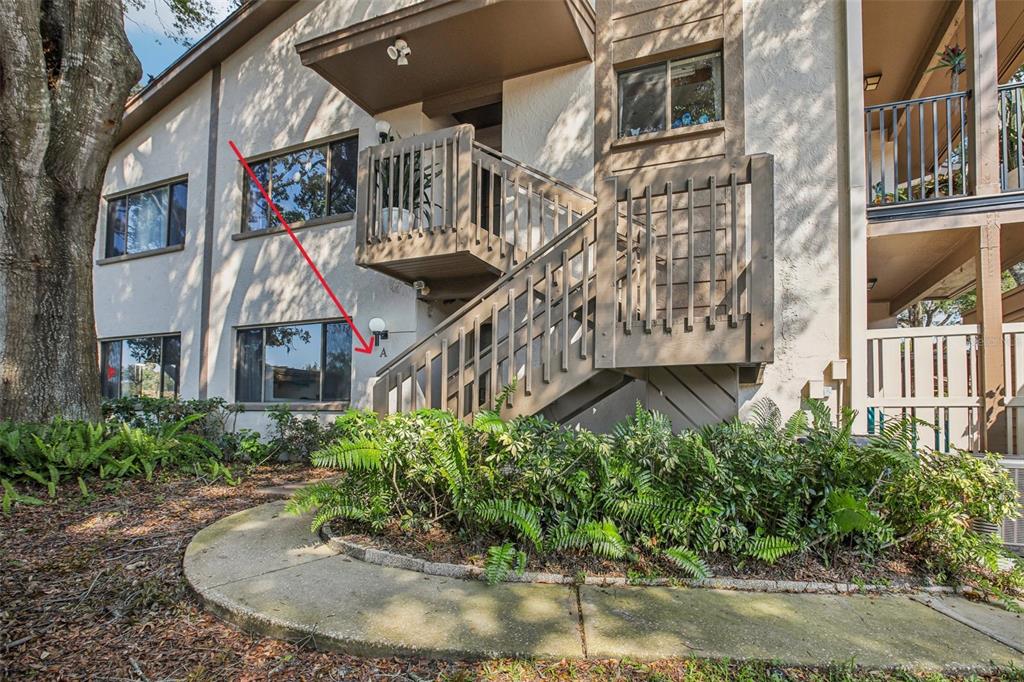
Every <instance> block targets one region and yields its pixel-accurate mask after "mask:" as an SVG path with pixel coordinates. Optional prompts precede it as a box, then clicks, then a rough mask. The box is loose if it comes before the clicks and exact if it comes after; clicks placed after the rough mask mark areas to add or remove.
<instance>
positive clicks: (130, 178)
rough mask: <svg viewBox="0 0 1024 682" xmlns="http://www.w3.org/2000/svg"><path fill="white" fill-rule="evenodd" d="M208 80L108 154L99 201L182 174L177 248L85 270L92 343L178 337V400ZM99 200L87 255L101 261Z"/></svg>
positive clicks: (193, 361) (198, 251)
mask: <svg viewBox="0 0 1024 682" xmlns="http://www.w3.org/2000/svg"><path fill="white" fill-rule="evenodd" d="M209 111H210V75H209V74H207V75H206V76H204V77H203V78H201V79H200V80H199V81H198V82H197V83H196V84H195V85H193V86H192V87H191V88H189V89H188V90H187V91H186V92H184V93H183V94H182V95H181V96H180V97H178V98H177V99H176V100H174V102H172V103H171V104H170V105H169V106H168V107H166V108H165V109H164V110H163V111H161V112H160V113H159V114H157V115H156V116H155V117H154V118H153V120H152V121H150V122H149V123H148V124H147V125H146V126H144V127H142V128H140V129H139V130H138V131H136V132H135V134H133V135H132V136H131V137H130V138H129V139H127V140H126V141H125V142H124V143H122V144H121V145H119V146H118V147H117V149H115V150H114V152H113V154H112V155H111V157H110V164H109V165H108V167H107V174H106V178H105V179H104V183H103V194H104V196H106V195H108V194H112V193H115V192H120V191H122V190H127V189H131V188H133V187H139V186H142V185H147V184H150V183H153V182H159V181H162V180H166V179H169V178H172V177H176V176H180V175H188V205H187V208H186V230H185V244H184V247H185V248H184V250H182V251H175V252H172V253H165V254H161V255H157V256H151V257H146V258H140V259H138V260H129V261H124V262H117V263H110V264H106V265H97V266H95V267H94V269H93V282H94V292H95V309H96V333H97V335H98V336H99V337H100V338H104V337H111V336H141V335H146V334H161V333H167V332H181V343H182V350H181V368H180V377H179V381H180V384H181V396H182V397H183V398H195V397H196V395H197V392H198V386H199V308H200V296H201V285H202V253H203V231H202V225H203V223H204V221H205V220H206V211H205V203H204V199H205V188H206V152H207V146H206V140H207V135H206V131H207V129H208V127H209ZM105 226H106V202H105V201H104V202H102V203H101V205H100V215H99V221H98V230H97V236H96V247H95V251H94V254H95V257H96V259H101V258H103V257H104V255H105V254H104V248H105V242H104V235H105V234H106V232H105Z"/></svg>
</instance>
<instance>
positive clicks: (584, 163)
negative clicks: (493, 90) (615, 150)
mask: <svg viewBox="0 0 1024 682" xmlns="http://www.w3.org/2000/svg"><path fill="white" fill-rule="evenodd" d="M501 109H502V111H501V116H502V121H501V146H502V152H503V153H505V154H507V155H508V156H511V157H512V158H514V159H516V160H518V161H522V162H523V163H526V164H528V165H531V166H533V167H535V168H538V169H540V170H542V171H544V172H545V173H548V174H549V175H553V176H554V177H556V178H558V179H559V180H562V181H563V182H567V183H569V184H571V185H575V186H576V187H579V188H580V189H583V190H586V191H588V192H592V191H593V189H594V65H593V64H592V63H589V62H588V63H584V64H571V65H569V66H564V67H562V68H560V69H550V70H548V71H541V72H540V73H535V74H530V75H528V76H522V77H520V78H514V79H512V80H507V81H505V83H504V86H503V88H502V105H501Z"/></svg>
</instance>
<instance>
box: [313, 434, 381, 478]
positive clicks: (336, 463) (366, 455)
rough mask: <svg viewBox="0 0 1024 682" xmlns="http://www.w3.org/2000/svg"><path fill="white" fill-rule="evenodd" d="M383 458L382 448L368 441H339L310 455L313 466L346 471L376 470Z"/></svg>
mask: <svg viewBox="0 0 1024 682" xmlns="http://www.w3.org/2000/svg"><path fill="white" fill-rule="evenodd" d="M383 458H384V451H383V450H382V449H381V447H380V446H379V445H377V444H376V443H374V442H373V441H370V440H366V439H358V440H350V441H337V442H334V443H330V444H329V445H327V446H326V447H324V448H322V449H320V450H317V451H316V452H314V453H313V454H312V455H310V461H311V462H312V463H313V466H317V467H325V468H328V469H344V470H349V469H351V470H368V469H376V468H379V467H380V464H381V460H382V459H383Z"/></svg>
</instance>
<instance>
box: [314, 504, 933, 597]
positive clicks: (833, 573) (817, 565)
mask: <svg viewBox="0 0 1024 682" xmlns="http://www.w3.org/2000/svg"><path fill="white" fill-rule="evenodd" d="M331 529H332V530H333V531H334V532H336V533H337V534H338V535H339V536H341V537H342V538H344V539H347V540H350V541H352V542H356V543H359V544H362V545H368V546H371V547H376V548H377V549H383V550H388V551H391V552H397V553H399V554H407V555H409V556H414V557H417V558H420V559H425V560H426V561H437V562H445V563H455V564H469V565H472V566H477V567H483V565H484V560H485V559H486V558H487V548H488V547H489V546H491V545H493V544H500V542H501V539H500V538H486V537H479V536H475V535H472V534H468V533H460V532H454V531H452V530H451V529H448V528H444V527H441V526H434V527H432V528H430V529H429V530H420V529H409V528H402V527H400V526H399V525H398V524H394V523H393V524H390V525H388V526H386V527H384V528H382V529H381V530H380V531H379V532H377V533H375V534H373V535H369V534H367V533H366V532H365V528H364V527H362V526H359V525H357V524H355V523H353V522H346V521H343V520H336V521H332V522H331ZM705 558H706V561H707V564H708V567H709V568H710V570H711V573H712V575H714V576H717V577H720V578H748V579H758V580H806V581H810V582H825V583H854V584H865V585H870V584H877V585H901V586H902V585H911V586H923V585H929V584H933V582H932V580H931V579H930V576H929V575H928V573H927V572H926V571H925V570H924V568H923V567H922V565H921V562H920V561H919V560H918V558H917V557H914V556H912V555H910V554H907V553H904V552H896V551H892V552H889V553H888V554H887V555H886V556H882V557H878V558H877V559H875V560H874V561H873V562H870V563H868V562H865V560H864V556H863V555H861V554H857V553H856V552H854V551H852V550H846V549H840V550H839V551H837V552H835V553H832V554H829V555H828V556H825V557H822V556H819V555H816V554H813V553H801V554H798V555H792V556H786V557H782V558H781V559H780V560H779V561H777V562H776V563H774V564H766V563H764V562H760V561H754V560H747V561H745V562H743V563H742V564H740V565H737V564H736V563H735V562H734V561H733V560H732V559H731V558H730V557H728V556H725V555H715V554H713V555H711V556H708V557H705ZM526 568H527V569H528V570H531V571H540V572H544V573H557V574H560V575H571V576H578V575H580V574H584V575H591V576H618V577H625V578H627V579H636V580H640V579H650V578H671V579H677V580H680V581H685V580H688V579H689V578H690V576H689V575H687V574H686V573H685V572H684V571H682V570H681V569H680V568H679V567H678V566H676V565H674V564H672V563H671V562H669V561H668V560H666V559H664V558H662V557H652V556H650V555H645V554H639V555H637V556H636V557H635V559H633V560H630V561H624V560H623V561H614V560H609V559H601V558H599V557H595V556H593V555H592V554H590V553H589V552H554V553H551V554H546V555H544V556H537V555H533V554H531V555H530V556H529V558H528V560H527V564H526Z"/></svg>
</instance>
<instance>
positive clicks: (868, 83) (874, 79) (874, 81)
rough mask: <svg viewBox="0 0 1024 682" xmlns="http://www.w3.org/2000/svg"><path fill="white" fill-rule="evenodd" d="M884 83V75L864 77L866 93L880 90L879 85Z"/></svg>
mask: <svg viewBox="0 0 1024 682" xmlns="http://www.w3.org/2000/svg"><path fill="white" fill-rule="evenodd" d="M881 82H882V74H880V73H872V74H869V75H867V76H864V92H871V91H872V90H877V89H878V84H879V83H881Z"/></svg>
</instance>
